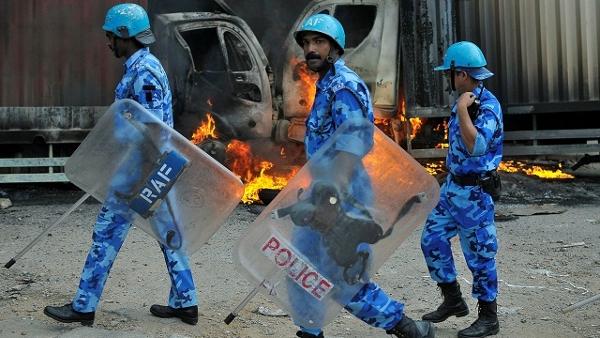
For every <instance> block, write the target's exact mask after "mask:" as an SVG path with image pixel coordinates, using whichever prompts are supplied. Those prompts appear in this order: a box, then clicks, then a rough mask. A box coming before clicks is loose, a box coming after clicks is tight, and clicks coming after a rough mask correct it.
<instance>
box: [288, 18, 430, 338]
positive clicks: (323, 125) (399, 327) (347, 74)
mask: <svg viewBox="0 0 600 338" xmlns="http://www.w3.org/2000/svg"><path fill="white" fill-rule="evenodd" d="M294 36H295V39H296V42H297V43H298V44H299V45H300V47H302V48H303V51H304V55H305V58H306V63H307V65H308V67H309V68H310V70H312V71H314V72H316V73H318V75H319V80H318V82H317V84H316V87H317V88H316V89H317V90H316V95H315V100H314V104H313V106H312V109H311V111H310V115H309V117H308V119H307V121H306V127H307V128H306V135H305V142H304V143H305V147H306V155H307V158H309V159H310V157H311V156H312V155H314V154H315V152H317V151H318V150H319V148H321V146H323V144H324V143H325V142H327V140H328V139H329V138H330V137H331V135H332V134H333V133H334V132H335V131H336V128H337V127H339V126H340V125H341V124H342V123H344V121H346V120H349V119H356V118H367V119H369V120H370V121H371V122H373V108H372V105H371V98H370V94H369V90H368V88H367V86H366V84H365V83H364V81H363V80H362V79H361V78H360V77H359V76H358V75H357V74H356V73H355V72H354V71H352V70H351V69H350V68H348V67H347V66H346V65H345V63H344V60H343V59H342V58H341V56H342V55H343V54H344V45H345V33H344V29H343V27H342V25H341V24H340V22H339V21H338V20H336V19H335V18H334V17H332V16H330V15H326V14H316V15H313V16H311V17H309V18H308V19H306V21H304V23H303V24H302V25H301V27H300V28H299V29H298V30H297V31H296V32H295V35H294ZM369 137H370V138H372V134H370V136H369ZM367 143H368V142H367ZM370 143H372V140H371V142H370ZM355 145H356V144H355ZM363 148H365V147H363V146H356V147H350V148H344V149H342V150H343V151H338V154H337V155H336V161H339V162H337V163H339V165H336V166H335V168H336V175H335V179H336V180H337V182H336V183H337V184H338V186H339V187H349V188H348V189H349V193H350V194H352V195H353V196H354V197H355V198H357V199H358V200H360V199H362V198H363V197H364V196H361V188H362V187H364V185H363V183H364V184H368V183H366V182H367V181H368V177H363V176H365V175H364V170H362V171H361V170H357V167H356V165H353V163H354V164H359V163H360V157H362V156H364V155H365V154H364V151H367V152H368V149H363ZM361 172H362V175H361ZM362 190H364V189H362ZM362 192H363V193H364V191H362ZM303 229H305V228H300V229H298V231H303ZM297 235H298V236H295V238H294V239H293V241H294V242H295V245H299V249H300V250H301V251H303V253H305V254H306V255H307V256H311V255H312V256H314V255H316V256H320V257H319V258H320V259H321V261H322V260H323V256H324V255H327V253H326V250H323V248H322V247H319V244H318V243H319V240H318V238H317V237H315V236H311V233H310V231H308V230H306V232H304V234H303V235H302V236H301V234H300V233H298V234H297ZM313 235H314V233H313ZM311 259H312V258H311ZM317 259H318V258H317ZM288 292H289V295H290V298H291V300H292V302H293V303H292V306H293V307H295V308H297V309H294V311H301V308H302V307H303V304H305V306H306V305H307V304H309V303H307V302H311V301H313V300H311V297H310V296H306V297H302V296H301V295H302V292H303V291H297V292H294V290H293V289H290V290H289V291H288ZM345 308H346V310H348V311H349V312H350V313H352V314H353V315H355V316H356V317H358V318H359V319H361V320H363V321H364V322H366V323H367V324H369V325H372V326H374V327H378V328H382V329H384V330H386V332H387V333H388V334H395V335H396V336H398V337H434V327H433V325H432V324H431V323H429V322H425V321H413V320H412V319H410V318H408V317H407V316H406V315H404V304H402V303H400V302H398V301H395V300H393V299H391V298H390V297H389V296H388V295H387V294H386V293H385V292H384V291H383V290H381V289H380V287H379V286H378V285H377V284H375V283H373V282H367V283H366V284H365V285H364V286H363V287H362V288H361V289H360V290H359V291H358V293H356V294H355V295H354V297H352V299H351V301H350V302H349V303H348V304H345ZM296 335H297V336H298V337H305V338H308V337H323V332H322V329H321V328H314V327H311V328H306V327H300V331H298V332H297V333H296Z"/></svg>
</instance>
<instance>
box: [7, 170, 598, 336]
mask: <svg viewBox="0 0 600 338" xmlns="http://www.w3.org/2000/svg"><path fill="white" fill-rule="evenodd" d="M503 178H504V183H505V185H504V186H505V195H504V197H503V201H501V202H500V203H499V204H498V205H497V210H498V213H499V214H501V215H502V216H509V217H504V219H511V218H512V219H511V220H508V221H503V222H498V223H497V226H498V234H499V241H500V252H499V255H498V266H499V277H500V280H501V281H500V295H499V298H498V305H499V309H498V311H499V317H500V323H501V324H500V325H501V331H500V334H499V335H497V337H600V301H597V302H594V303H591V304H588V305H586V306H584V307H582V308H580V309H577V310H574V311H572V312H569V313H562V312H561V309H563V308H565V307H567V306H569V305H571V304H573V303H575V302H578V301H580V300H583V299H586V298H588V297H591V296H592V295H594V294H598V293H599V292H600V279H599V277H600V250H599V249H600V208H599V205H600V179H597V178H596V179H594V178H586V179H575V180H571V181H568V182H564V181H541V180H538V179H535V178H530V177H525V176H522V175H520V174H511V175H506V174H504V175H503ZM3 189H4V190H5V192H6V193H8V195H9V197H10V198H11V200H12V202H13V206H12V207H10V208H7V209H4V210H0V233H1V234H2V236H0V262H2V264H4V263H5V262H7V261H8V260H9V259H10V258H11V257H13V256H14V255H15V254H16V253H17V252H18V251H19V250H21V249H22V248H24V247H25V246H26V245H27V244H28V243H29V242H30V241H31V240H32V239H33V238H34V237H35V236H36V235H37V234H38V233H39V232H40V231H41V230H42V229H43V228H44V227H46V226H47V225H49V224H50V223H51V222H52V221H53V220H55V219H57V218H58V217H59V216H60V215H61V214H62V213H63V212H64V211H66V209H67V208H68V207H69V206H70V204H71V203H73V202H74V201H76V200H77V199H78V198H79V196H81V195H82V193H81V192H78V191H76V190H74V189H72V188H69V187H57V186H51V187H40V186H36V187H29V188H27V187H18V188H14V187H8V188H7V187H3ZM540 203H546V204H547V203H554V204H552V205H543V206H539V205H538V204H540ZM99 206H100V205H99V204H98V203H96V202H88V203H85V204H83V205H82V207H80V208H79V209H78V210H76V211H75V212H74V213H73V214H72V215H71V216H69V217H68V218H67V219H66V220H65V221H64V223H63V224H62V225H60V226H58V227H56V228H55V229H53V230H52V231H51V232H50V234H49V235H48V236H45V237H44V238H43V239H42V241H41V242H40V243H39V244H37V245H36V246H35V247H34V248H33V249H32V250H31V251H29V252H28V253H27V254H25V255H24V256H23V257H22V258H21V259H19V260H18V261H17V263H16V264H15V265H14V266H13V267H12V268H11V269H5V268H0V337H21V336H29V337H31V336H33V337H293V336H294V333H295V328H294V326H293V325H292V322H291V320H290V318H289V317H273V316H265V315H263V314H260V313H258V312H257V311H256V310H257V308H258V307H260V306H266V307H269V308H271V309H276V306H275V305H274V304H273V303H271V302H270V301H268V300H267V299H266V298H265V297H263V296H262V295H258V296H256V297H255V298H254V299H253V300H252V301H251V302H250V303H249V304H248V306H247V307H246V308H245V309H244V310H243V311H242V312H241V313H240V315H239V317H238V318H237V319H236V320H235V321H234V322H233V323H232V324H231V325H229V326H228V325H225V324H224V323H223V319H224V318H225V317H226V316H227V314H228V313H229V312H230V311H231V310H232V309H233V308H234V307H235V306H236V305H237V304H238V303H239V302H240V301H241V300H242V299H243V297H244V296H245V295H246V294H247V293H248V292H249V291H250V290H251V288H252V286H251V285H250V284H249V282H247V281H246V280H245V279H244V278H243V277H242V275H241V274H240V272H239V271H238V269H237V268H236V266H235V263H234V262H233V259H232V252H233V250H232V249H233V247H234V246H235V244H236V242H237V240H238V239H239V238H240V237H241V236H242V235H243V234H244V233H245V232H246V230H247V228H248V227H249V226H250V225H251V223H252V221H253V220H254V219H255V218H256V213H257V212H260V211H261V209H262V207H260V206H250V207H248V206H244V205H240V206H239V207H238V208H236V210H235V211H234V213H233V214H232V215H231V217H230V218H229V219H228V221H227V223H226V224H225V225H224V226H223V227H222V228H221V229H220V230H219V231H218V232H217V233H216V234H215V236H214V237H213V238H212V239H211V240H210V241H209V242H208V243H207V244H206V245H205V246H204V247H203V248H202V249H201V250H200V251H198V252H197V253H195V254H194V255H193V256H192V257H191V261H192V262H193V265H192V266H193V273H194V277H195V280H196V282H197V284H198V285H197V286H198V298H199V299H200V302H201V304H200V320H199V323H198V325H197V326H190V325H187V324H183V323H182V322H180V321H178V320H174V319H160V318H155V317H152V316H151V315H150V313H149V312H148V308H149V307H150V305H151V304H154V303H161V304H163V303H164V302H165V300H166V297H167V293H168V288H169V280H168V275H167V273H166V268H165V266H164V260H163V258H162V254H161V252H160V250H159V248H158V245H157V244H156V243H155V242H154V240H153V239H152V238H151V237H150V236H148V235H147V234H145V233H144V232H143V231H141V230H140V229H137V228H133V229H132V230H131V232H130V234H129V236H128V238H127V241H126V242H125V244H124V247H123V249H122V250H121V253H120V254H119V257H118V259H117V261H116V263H115V265H114V266H113V269H112V272H111V275H110V279H109V280H108V283H107V286H106V288H105V293H104V295H103V298H102V303H101V306H100V309H99V311H98V312H97V314H96V323H95V325H94V326H93V327H92V328H88V327H83V326H79V325H76V324H61V323H58V322H55V321H53V320H51V319H49V318H48V317H46V316H44V314H43V313H42V310H43V307H44V306H46V305H63V304H65V303H67V302H69V301H70V299H71V297H72V296H73V294H74V292H75V290H76V287H77V283H78V279H79V273H80V272H81V268H82V266H83V261H84V259H85V255H86V253H87V250H88V248H89V244H90V237H91V226H92V222H93V220H94V218H95V215H96V213H97V211H98V209H99ZM536 212H541V213H542V214H538V215H535V213H536ZM544 213H546V214H544ZM531 214H534V215H531ZM514 215H530V216H518V218H515V216H514ZM420 230H421V228H418V229H416V230H415V231H414V233H413V234H412V235H411V236H410V237H409V238H408V239H407V240H406V241H405V242H404V243H403V244H402V245H401V246H400V248H398V250H396V252H395V254H394V255H393V256H392V257H391V258H390V259H389V260H388V261H387V262H386V263H385V265H384V266H383V267H382V268H381V269H380V271H379V272H378V273H377V274H376V275H375V276H374V279H375V281H377V282H378V283H380V285H381V286H382V287H383V288H385V289H386V290H387V291H388V292H389V293H390V294H392V295H393V296H394V297H395V298H396V299H399V300H402V301H403V302H405V303H406V313H407V315H408V316H410V317H412V318H419V317H420V316H421V315H423V314H424V313H425V312H428V311H430V310H431V309H434V308H435V307H436V306H437V305H438V303H439V301H440V296H439V292H438V291H437V289H436V285H435V284H434V283H433V282H432V281H431V279H430V278H429V277H428V273H427V268H426V266H425V263H424V260H423V257H422V254H421V251H420V247H419V236H420ZM454 249H455V250H454V252H455V259H456V262H457V265H458V268H459V271H460V276H459V282H460V283H461V286H462V289H463V291H466V292H465V293H466V295H467V296H468V295H469V291H470V285H469V283H470V278H471V277H470V276H471V275H470V272H469V271H468V269H467V268H466V265H465V264H464V259H463V258H462V254H461V253H460V250H459V246H458V243H457V241H455V242H454ZM468 303H469V306H470V309H471V314H470V315H468V316H466V317H463V318H458V319H457V318H451V319H449V320H447V321H446V322H444V323H440V324H437V335H436V336H437V337H456V333H457V331H458V330H459V329H461V328H463V327H466V326H468V325H469V323H470V322H472V321H473V320H474V318H475V313H476V308H475V301H474V300H473V299H471V298H469V300H468ZM325 333H326V336H327V337H388V336H387V335H386V334H385V332H383V331H382V330H378V329H374V328H370V327H369V326H368V325H366V324H364V323H362V322H360V321H358V320H356V319H355V318H353V317H352V316H350V315H349V314H348V313H345V312H344V313H341V314H340V316H339V317H338V318H337V319H336V320H335V321H334V322H333V323H332V324H330V325H329V326H328V327H327V328H326V330H325Z"/></svg>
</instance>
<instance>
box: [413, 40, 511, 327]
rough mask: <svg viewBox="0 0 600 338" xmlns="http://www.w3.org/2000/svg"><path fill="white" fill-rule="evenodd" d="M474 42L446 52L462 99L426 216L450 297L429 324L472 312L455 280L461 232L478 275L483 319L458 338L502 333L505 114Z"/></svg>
mask: <svg viewBox="0 0 600 338" xmlns="http://www.w3.org/2000/svg"><path fill="white" fill-rule="evenodd" d="M486 65H487V61H486V59H485V57H484V55H483V53H482V52H481V50H480V49H479V47H477V46H476V45H475V44H474V43H472V42H468V41H461V42H457V43H455V44H453V45H451V46H450V47H448V50H447V51H446V54H445V56H444V63H443V64H442V65H441V66H439V67H436V68H435V70H436V71H444V72H445V73H446V75H447V76H448V77H449V80H450V84H451V87H452V90H453V91H457V92H458V94H459V95H460V97H459V98H458V100H457V101H456V103H455V104H454V106H453V108H452V113H451V115H450V121H449V124H448V138H449V144H450V145H449V151H448V156H447V158H446V168H447V171H448V176H447V177H446V181H445V183H444V184H443V185H442V188H441V191H440V194H441V197H440V201H439V203H438V205H437V206H436V207H435V209H434V210H433V211H432V213H431V214H430V215H429V218H428V219H427V223H426V224H425V227H424V229H423V234H422V238H421V248H422V250H423V254H424V255H425V260H426V262H427V267H428V268H429V273H430V275H431V278H433V280H435V281H436V282H437V283H438V286H439V287H440V288H441V291H442V295H443V297H444V300H443V302H442V304H441V305H440V306H439V307H438V308H437V310H435V311H433V312H431V313H428V314H426V315H424V316H423V319H424V320H428V321H431V322H434V323H438V322H442V321H445V320H446V319H448V317H450V316H457V317H462V316H466V315H467V314H468V313H469V309H468V307H467V304H466V303H465V301H464V299H463V298H462V295H461V292H460V287H459V285H458V282H457V281H456V268H455V266H454V261H453V258H452V249H451V244H450V240H451V239H452V238H453V237H455V236H456V235H458V236H459V238H460V244H461V247H462V251H463V254H464V256H465V259H466V261H467V265H468V266H469V269H470V270H471V272H472V274H473V289H472V295H473V297H475V298H476V299H477V300H478V318H477V320H476V321H475V322H474V323H473V324H472V325H471V326H470V327H468V328H466V329H464V330H461V331H459V333H458V336H459V337H485V336H489V335H494V334H497V333H498V332H499V330H500V327H499V323H498V316H497V311H496V310H497V305H496V295H497V293H498V277H497V273H496V253H497V250H498V243H497V239H496V226H495V224H494V199H495V197H497V195H498V194H499V189H500V180H499V177H498V174H497V172H496V169H497V168H498V165H499V164H500V161H501V160H502V140H503V125H502V110H501V107H500V103H499V102H498V100H497V99H496V97H495V96H494V95H493V94H492V93H491V92H490V91H489V90H487V89H486V88H485V87H484V86H483V82H482V81H483V80H485V79H487V78H489V77H491V76H493V75H494V74H493V73H491V72H490V71H489V70H488V69H487V68H486V67H485V66H486Z"/></svg>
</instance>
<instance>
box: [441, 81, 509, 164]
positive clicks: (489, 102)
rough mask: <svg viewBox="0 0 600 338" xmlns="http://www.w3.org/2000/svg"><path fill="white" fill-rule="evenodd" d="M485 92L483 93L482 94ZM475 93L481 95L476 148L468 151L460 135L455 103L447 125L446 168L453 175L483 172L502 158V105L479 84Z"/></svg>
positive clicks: (476, 125) (475, 122)
mask: <svg viewBox="0 0 600 338" xmlns="http://www.w3.org/2000/svg"><path fill="white" fill-rule="evenodd" d="M481 91H483V93H481ZM473 94H475V95H476V96H479V95H480V94H481V98H480V100H481V106H480V111H479V114H478V115H477V118H476V119H475V121H473V125H474V126H475V129H477V137H476V138H475V144H474V146H473V151H472V152H469V151H468V150H467V147H466V146H465V144H464V142H463V140H462V137H461V136H460V125H459V121H458V115H457V113H456V104H454V107H452V113H451V115H450V122H449V124H448V139H449V140H448V141H449V147H450V149H449V151H448V155H447V157H446V167H447V169H448V171H449V172H450V173H452V174H453V175H459V176H461V175H469V174H483V173H485V172H486V171H491V170H495V169H496V168H498V165H499V164H500V161H501V160H502V141H503V138H504V137H503V125H502V108H501V107H500V102H498V99H496V97H495V96H494V95H493V94H492V93H491V92H490V91H489V90H487V89H485V88H484V87H483V86H479V87H477V88H476V89H475V90H474V91H473Z"/></svg>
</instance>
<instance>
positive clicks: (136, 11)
mask: <svg viewBox="0 0 600 338" xmlns="http://www.w3.org/2000/svg"><path fill="white" fill-rule="evenodd" d="M102 29H103V30H105V31H107V32H111V33H113V34H115V35H116V36H118V37H120V38H123V39H129V38H135V39H136V40H138V41H139V42H140V43H142V44H144V45H149V44H152V43H153V42H154V41H155V38H154V34H152V31H151V30H150V20H149V19H148V14H147V13H146V10H144V8H143V7H142V6H140V5H136V4H119V5H116V6H113V7H111V8H110V9H109V10H108V12H106V18H105V19H104V25H103V26H102Z"/></svg>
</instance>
